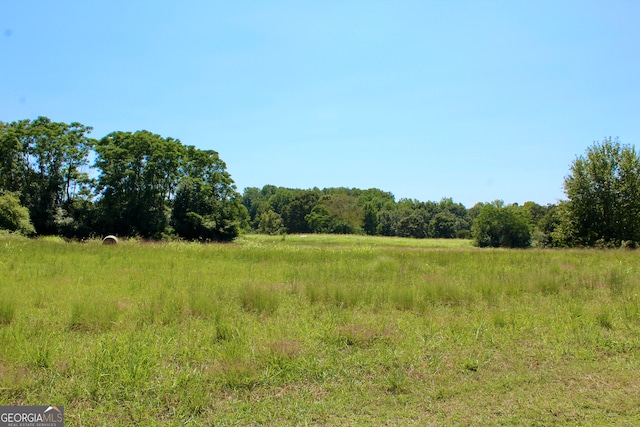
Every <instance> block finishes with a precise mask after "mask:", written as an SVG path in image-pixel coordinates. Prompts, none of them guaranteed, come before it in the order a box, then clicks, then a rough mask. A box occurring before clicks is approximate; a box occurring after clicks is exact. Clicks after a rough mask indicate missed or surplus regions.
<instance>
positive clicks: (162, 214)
mask: <svg viewBox="0 0 640 427" xmlns="http://www.w3.org/2000/svg"><path fill="white" fill-rule="evenodd" d="M91 130H92V128H91V127H89V126H85V125H82V124H80V123H76V122H74V123H70V124H67V123H60V122H53V121H51V120H49V119H48V118H46V117H38V118H37V119H35V120H21V121H17V122H11V123H0V189H1V191H2V196H1V197H0V199H1V200H0V228H5V229H10V230H19V231H22V232H23V233H25V234H39V235H51V234H55V235H60V236H65V237H69V238H86V237H91V236H99V235H105V234H117V235H120V236H139V237H143V238H152V239H160V238H165V237H173V236H181V237H183V238H186V239H200V240H220V241H225V240H232V239H233V238H235V237H237V236H238V234H239V233H240V231H241V230H242V228H243V227H244V223H245V222H246V209H245V208H244V207H243V205H242V203H241V198H240V195H239V194H238V192H237V191H236V188H235V185H234V183H233V180H232V179H231V176H230V175H229V173H228V172H227V170H226V165H225V163H224V162H223V161H222V160H221V159H220V157H219V156H218V153H216V152H215V151H212V150H199V149H197V148H195V147H194V146H188V145H184V144H182V143H181V142H180V141H179V140H177V139H173V138H163V137H161V136H160V135H156V134H153V133H151V132H148V131H137V132H133V133H132V132H120V131H117V132H112V133H110V134H109V135H107V136H105V137H103V138H101V139H93V138H90V137H89V134H90V132H91ZM92 160H93V163H92Z"/></svg>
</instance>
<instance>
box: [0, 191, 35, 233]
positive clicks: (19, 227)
mask: <svg viewBox="0 0 640 427" xmlns="http://www.w3.org/2000/svg"><path fill="white" fill-rule="evenodd" d="M0 229H2V230H9V231H16V232H18V233H21V234H24V235H31V234H34V233H35V231H36V230H35V228H34V227H33V224H31V220H30V219H29V210H28V209H27V208H25V207H24V206H22V205H21V204H20V199H18V196H17V194H16V193H10V192H0Z"/></svg>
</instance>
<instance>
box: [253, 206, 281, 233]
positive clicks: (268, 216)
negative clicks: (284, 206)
mask: <svg viewBox="0 0 640 427" xmlns="http://www.w3.org/2000/svg"><path fill="white" fill-rule="evenodd" d="M258 220H259V221H258V233H261V234H270V235H276V234H283V233H285V230H286V229H285V227H284V222H283V221H282V217H281V216H280V214H278V213H276V212H274V211H273V210H271V209H269V210H268V211H266V212H262V213H261V214H260V215H258Z"/></svg>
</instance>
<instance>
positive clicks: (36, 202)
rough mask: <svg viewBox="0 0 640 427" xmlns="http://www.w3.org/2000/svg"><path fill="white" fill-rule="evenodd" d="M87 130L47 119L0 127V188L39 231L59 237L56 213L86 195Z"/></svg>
mask: <svg viewBox="0 0 640 427" xmlns="http://www.w3.org/2000/svg"><path fill="white" fill-rule="evenodd" d="M91 130H92V129H91V127H88V126H84V125H82V124H80V123H75V122H74V123H71V124H67V123H61V122H53V121H51V120H50V119H48V118H46V117H38V118H37V119H35V120H21V121H19V122H12V123H8V124H2V125H1V126H0V156H1V157H0V158H1V159H2V160H1V166H0V188H2V189H4V190H8V191H13V192H17V193H19V194H20V200H21V202H22V204H23V205H24V206H26V207H27V208H28V209H29V213H30V216H31V220H32V221H33V225H34V226H35V230H36V231H37V232H38V233H40V234H56V233H58V232H59V231H60V229H59V226H58V224H57V220H56V218H58V217H60V211H63V210H64V211H71V210H73V205H74V202H75V200H76V198H78V197H81V195H84V194H87V192H88V191H89V187H90V179H89V176H88V174H87V170H86V168H87V165H88V159H89V153H90V150H91V147H92V145H93V140H91V139H90V138H89V137H88V134H89V133H90V132H91Z"/></svg>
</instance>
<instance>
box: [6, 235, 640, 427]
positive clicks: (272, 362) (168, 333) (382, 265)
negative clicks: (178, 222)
mask: <svg viewBox="0 0 640 427" xmlns="http://www.w3.org/2000/svg"><path fill="white" fill-rule="evenodd" d="M0 252H2V254H1V255H2V256H1V257H0V405H18V404H20V405H49V404H53V405H64V406H65V415H66V421H67V425H70V426H82V425H87V426H88V425H91V426H95V425H123V426H124V425H182V424H193V425H221V426H224V425H274V426H275V425H367V426H368V425H420V426H423V425H470V426H471V425H474V426H475V425H603V424H604V425H634V424H636V421H637V419H639V418H640V407H639V406H638V404H637V396H638V391H639V389H640V376H638V375H636V372H637V371H638V368H639V365H640V296H639V295H640V292H639V291H640V280H639V279H640V276H639V274H638V271H639V268H640V262H638V253H637V252H634V251H626V250H620V251H595V250H566V251H554V250H548V251H543V250H512V251H508V250H485V249H483V250H481V249H476V248H472V247H471V246H470V244H469V242H468V241H463V240H412V239H396V238H380V237H375V238H371V237H364V236H317V235H308V236H306V237H303V236H286V237H284V238H283V237H281V236H278V237H265V236H253V235H250V236H244V237H242V238H241V239H239V240H238V241H237V242H235V243H232V244H226V245H217V244H211V245H200V244H191V243H181V242H172V243H167V244H145V243H141V242H123V243H122V244H120V245H117V246H103V245H101V244H99V242H88V243H84V244H81V243H64V242H63V241H61V240H59V239H41V240H26V239H22V238H18V237H15V236H3V237H2V238H1V239H0Z"/></svg>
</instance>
